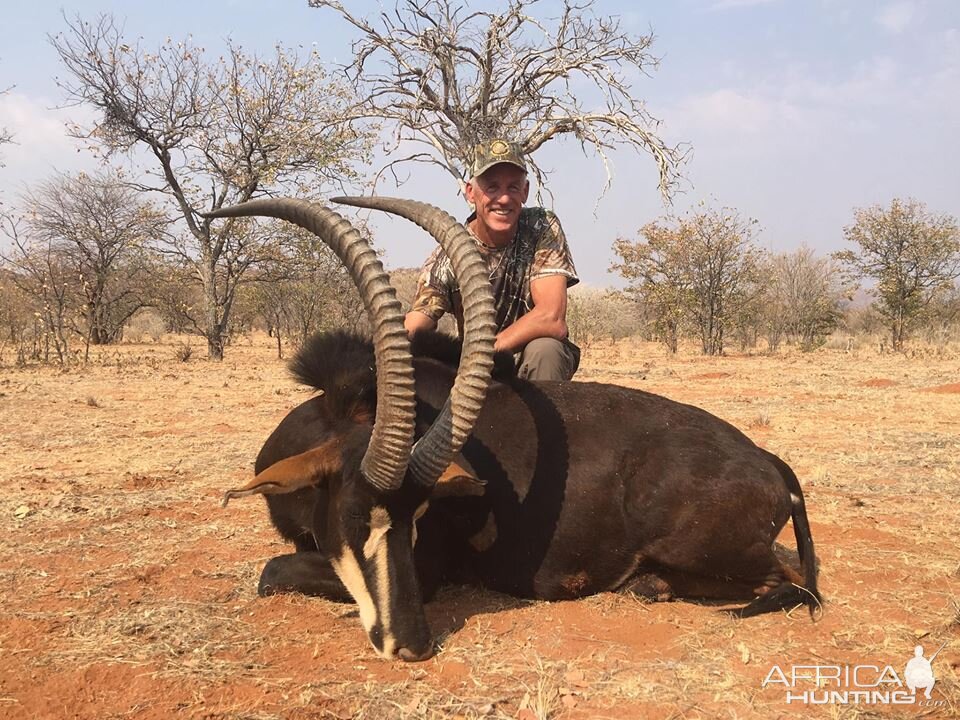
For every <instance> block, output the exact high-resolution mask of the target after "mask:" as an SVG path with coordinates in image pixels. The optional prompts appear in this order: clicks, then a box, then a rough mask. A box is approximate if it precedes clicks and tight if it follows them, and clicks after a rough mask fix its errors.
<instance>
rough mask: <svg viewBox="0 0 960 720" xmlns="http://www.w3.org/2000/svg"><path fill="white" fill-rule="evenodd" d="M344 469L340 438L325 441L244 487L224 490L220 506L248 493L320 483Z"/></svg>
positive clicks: (275, 491) (270, 492)
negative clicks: (341, 458)
mask: <svg viewBox="0 0 960 720" xmlns="http://www.w3.org/2000/svg"><path fill="white" fill-rule="evenodd" d="M342 471H343V463H342V462H341V460H340V439H339V438H334V439H333V440H328V441H327V442H325V443H324V444H323V445H321V446H320V447H316V448H313V449H312V450H307V451H306V452H304V453H300V454H299V455H294V456H292V457H288V458H285V459H284V460H280V461H279V462H276V463H274V464H273V465H271V466H270V467H268V468H267V469H266V470H264V471H263V472H262V473H260V474H259V475H257V476H256V477H255V478H253V480H251V481H250V482H248V483H247V484H246V485H244V486H243V487H239V488H234V489H232V490H227V492H226V493H225V494H224V496H223V505H224V507H226V504H227V503H228V502H230V501H231V500H232V499H233V498H238V497H246V496H247V495H282V494H284V493H291V492H294V491H295V490H300V489H302V488H306V487H311V486H315V485H319V484H320V482H321V481H322V480H323V479H324V478H325V477H326V476H327V475H330V474H333V473H339V472H342Z"/></svg>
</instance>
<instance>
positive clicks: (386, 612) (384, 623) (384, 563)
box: [374, 525, 397, 658]
mask: <svg viewBox="0 0 960 720" xmlns="http://www.w3.org/2000/svg"><path fill="white" fill-rule="evenodd" d="M387 527H389V525H388V526H387ZM384 533H386V531H384ZM383 537H384V540H383V541H382V542H380V543H379V544H378V545H377V554H376V556H375V558H374V564H375V565H376V568H377V599H378V600H379V601H380V602H379V603H378V605H379V607H380V627H381V628H383V654H384V655H385V656H386V657H388V658H393V657H394V654H395V653H396V649H397V640H396V638H395V637H394V636H393V625H392V624H391V619H390V565H389V562H390V560H389V558H388V552H389V548H388V546H387V542H386V536H385V535H384V536H383Z"/></svg>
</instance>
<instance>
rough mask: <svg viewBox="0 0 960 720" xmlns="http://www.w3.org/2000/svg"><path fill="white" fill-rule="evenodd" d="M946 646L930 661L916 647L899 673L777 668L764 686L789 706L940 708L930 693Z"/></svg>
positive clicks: (887, 668) (865, 667) (870, 668)
mask: <svg viewBox="0 0 960 720" xmlns="http://www.w3.org/2000/svg"><path fill="white" fill-rule="evenodd" d="M944 645H946V643H944V644H943V645H941V646H940V647H939V648H938V649H937V651H936V652H935V653H934V654H933V655H932V656H931V657H930V658H929V659H928V658H926V657H925V656H924V649H923V646H922V645H917V647H916V648H914V651H913V657H912V658H910V659H909V660H908V661H907V663H906V665H905V666H904V667H903V670H902V672H900V673H898V672H897V670H896V669H895V668H894V667H893V666H892V665H875V664H869V663H864V664H862V665H861V664H858V665H787V666H780V665H774V666H773V667H772V668H770V672H768V673H767V677H766V678H764V681H763V683H762V685H761V687H762V688H764V689H781V690H783V691H784V693H785V700H786V702H787V703H799V704H805V705H918V706H922V707H938V706H941V705H944V704H945V703H944V701H943V700H935V699H933V698H932V697H931V695H930V693H931V691H932V690H933V686H934V685H936V683H937V679H936V676H935V675H934V672H933V661H934V660H936V658H937V655H939V654H940V651H941V650H943V647H944Z"/></svg>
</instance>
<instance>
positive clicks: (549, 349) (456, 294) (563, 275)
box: [404, 140, 580, 380]
mask: <svg viewBox="0 0 960 720" xmlns="http://www.w3.org/2000/svg"><path fill="white" fill-rule="evenodd" d="M472 170H473V176H472V177H471V179H470V180H469V181H468V182H467V185H466V196H467V201H468V202H469V203H470V204H471V205H472V206H473V207H474V212H473V213H472V214H471V215H470V217H468V218H467V220H466V223H464V224H465V226H466V228H467V230H468V231H469V232H470V234H471V236H472V237H473V239H474V242H475V243H476V245H477V249H478V250H479V251H480V254H481V255H483V257H484V259H485V260H486V261H487V266H488V267H489V268H490V283H491V284H492V285H493V295H494V303H495V306H496V312H497V338H496V344H495V349H496V350H504V351H508V352H512V353H514V354H515V356H516V357H517V363H518V365H517V367H518V374H519V375H520V377H523V378H526V379H529V380H569V379H570V378H571V377H573V374H574V373H575V372H576V370H577V367H578V366H579V364H580V349H579V348H578V347H577V346H576V345H574V344H573V343H572V342H570V340H569V339H568V338H567V322H566V318H567V288H568V287H571V286H572V285H575V284H576V283H577V282H579V278H578V277H577V271H576V269H575V268H574V266H573V259H572V258H571V257H570V249H569V248H568V247H567V239H566V237H565V236H564V234H563V229H562V228H561V227H560V221H559V220H558V219H557V216H556V215H554V214H553V213H552V212H550V211H549V210H544V209H543V208H539V207H534V208H525V207H523V205H524V203H525V202H526V201H527V196H528V194H529V193H530V183H529V181H528V180H527V167H526V164H525V163H524V161H523V156H522V154H521V152H520V148H519V146H517V145H516V144H514V143H510V142H506V141H505V140H492V141H490V142H487V143H484V144H483V145H479V146H478V147H477V149H476V159H475V162H474V164H473V168H472ZM447 312H452V313H454V314H455V315H456V318H457V325H458V327H459V328H460V333H461V335H462V334H463V307H462V302H461V298H460V288H459V286H458V284H457V280H456V278H455V277H454V275H453V271H452V268H451V266H450V261H449V259H448V258H447V256H446V255H445V254H444V252H443V250H442V249H441V248H437V249H436V250H435V251H434V252H433V254H431V255H430V257H429V258H427V261H426V262H425V263H424V265H423V268H422V270H421V273H420V279H419V282H418V285H417V295H416V298H415V299H414V301H413V308H412V310H411V311H410V312H409V313H407V315H406V319H405V322H404V324H405V326H406V328H407V332H408V333H409V334H410V335H411V336H412V335H414V334H415V333H417V332H419V331H421V330H433V329H434V328H436V327H437V322H438V321H439V320H440V318H441V317H442V316H443V314H444V313H447Z"/></svg>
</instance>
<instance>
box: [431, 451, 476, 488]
mask: <svg viewBox="0 0 960 720" xmlns="http://www.w3.org/2000/svg"><path fill="white" fill-rule="evenodd" d="M486 489H487V483H486V482H485V481H483V480H481V479H480V478H478V477H477V474H476V473H475V472H474V471H473V468H471V467H470V464H469V463H468V462H467V461H466V460H465V459H464V458H463V456H462V455H458V456H457V459H456V460H454V461H453V462H452V463H450V465H449V467H447V469H446V470H444V471H443V473H442V474H441V475H440V477H439V478H438V479H437V484H436V485H434V486H433V493H431V497H435V498H443V497H463V496H466V495H473V496H475V497H479V496H481V495H483V493H484V492H486Z"/></svg>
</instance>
